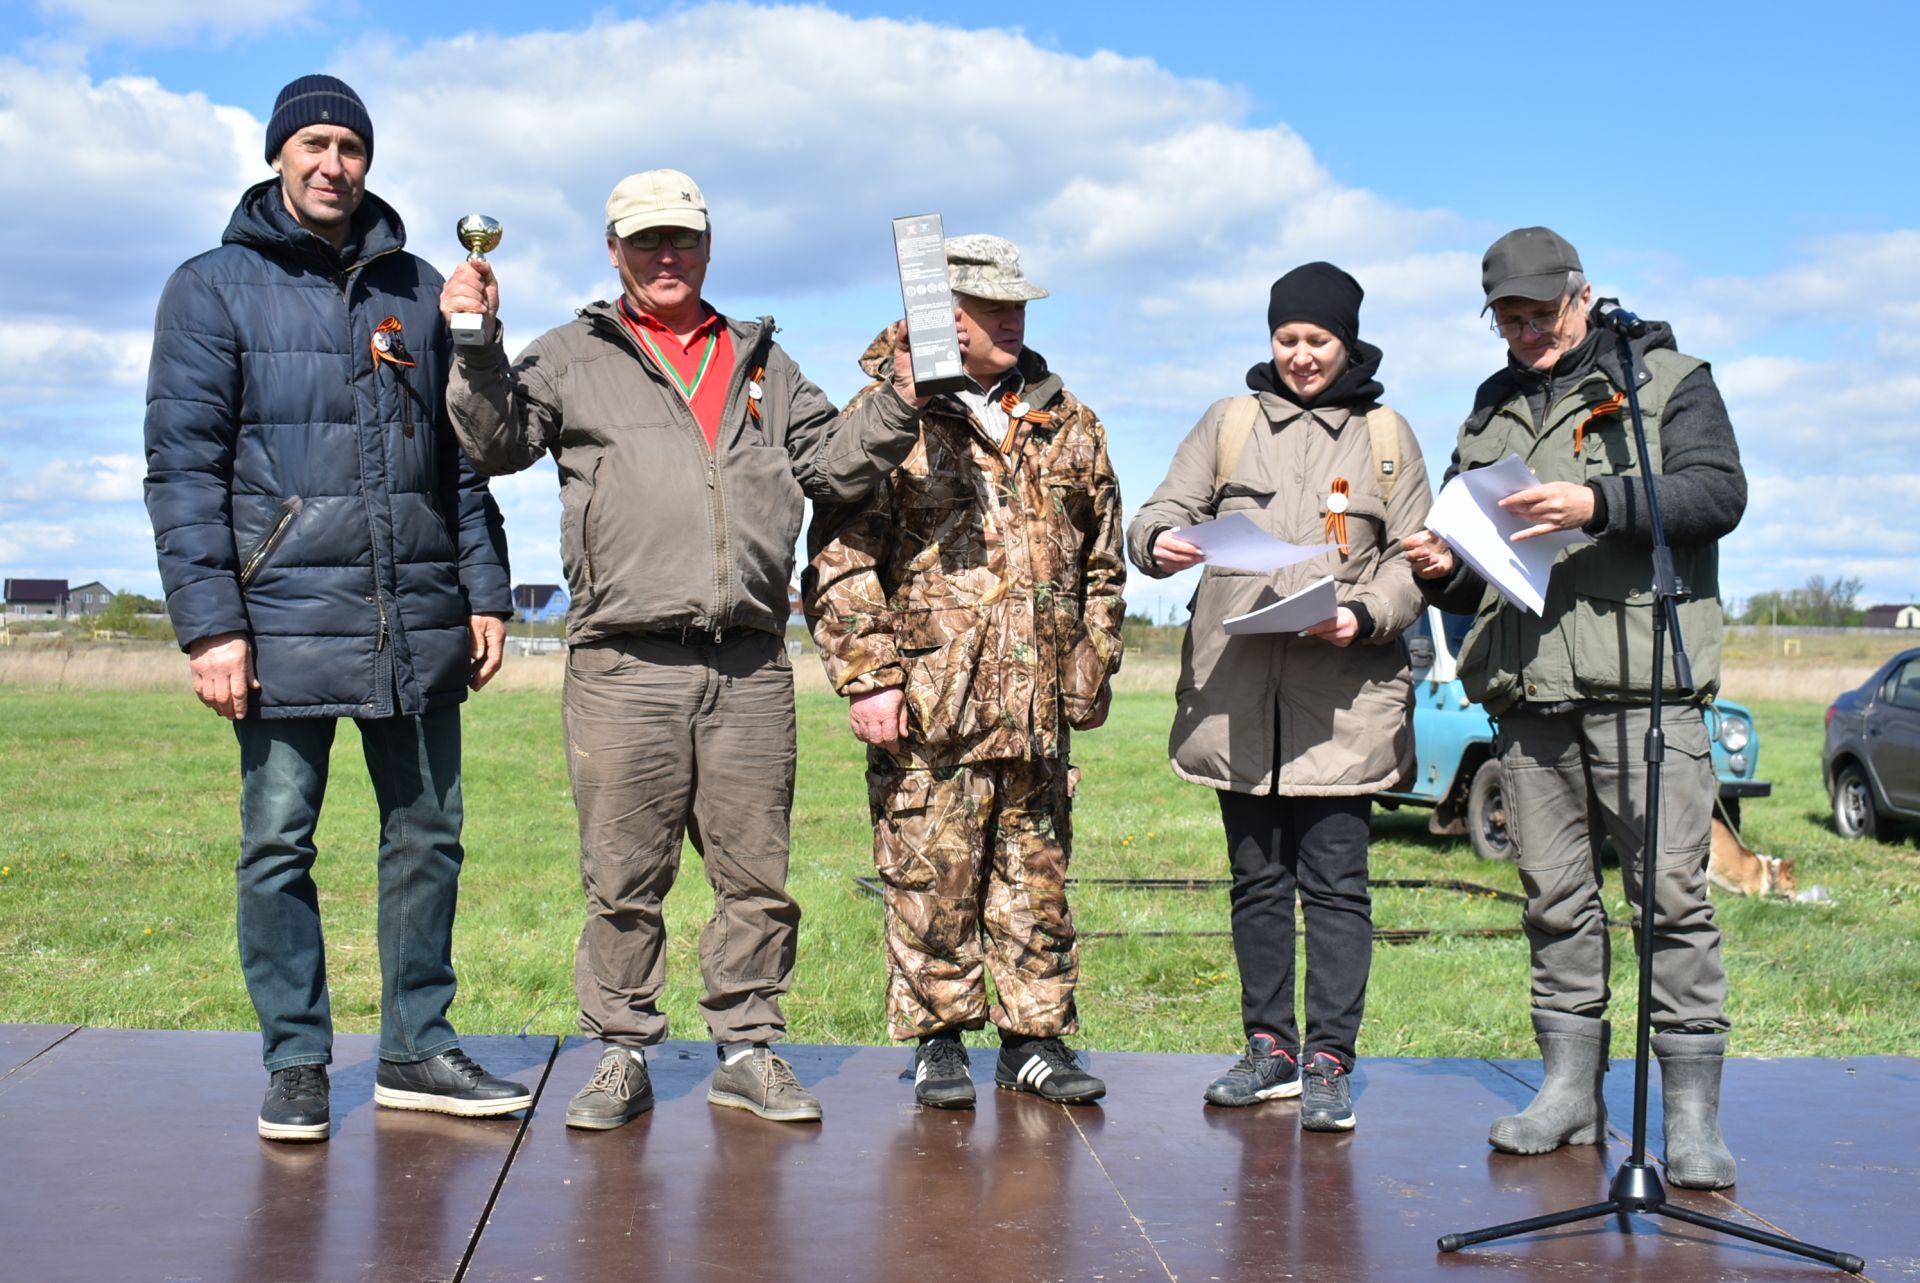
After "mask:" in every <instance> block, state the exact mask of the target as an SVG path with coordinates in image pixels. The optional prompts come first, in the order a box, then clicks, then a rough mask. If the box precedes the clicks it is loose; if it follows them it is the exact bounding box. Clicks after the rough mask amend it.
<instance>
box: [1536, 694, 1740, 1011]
mask: <svg viewBox="0 0 1920 1283" xmlns="http://www.w3.org/2000/svg"><path fill="white" fill-rule="evenodd" d="M1651 716H1652V713H1651V711H1650V710H1649V709H1647V708H1645V707H1635V706H1619V707H1594V706H1588V707H1586V708H1583V709H1579V710H1575V711H1573V712H1567V713H1550V714H1541V713H1529V712H1526V711H1524V710H1523V709H1515V710H1511V711H1509V712H1506V713H1503V714H1501V716H1500V765H1501V768H1502V770H1503V771H1504V773H1505V775H1506V803H1507V823H1508V825H1509V827H1510V828H1511V830H1512V832H1513V835H1514V841H1515V843H1516V844H1517V846H1518V847H1519V851H1520V880H1521V882H1522V883H1523V884H1524V886H1525V888H1526V893H1527V908H1526V917H1525V921H1526V930H1527V941H1528V943H1529V944H1530V945H1531V946H1532V950H1533V1007H1534V1010H1536V1011H1549V1012H1559V1013H1562V1014H1565V1015H1573V1016H1595V1017H1598V1016H1604V1015H1605V1014H1606V1010H1607V1000H1608V997H1609V996H1610V990H1609V987H1608V974H1609V970H1610V968H1611V965H1612V951H1611V942H1610V940H1609V938H1608V935H1607V915H1606V909H1605V907H1604V906H1603V905H1602V903H1601V900H1600V839H1601V837H1602V835H1610V836H1611V837H1612V838H1613V845H1614V849H1615V851H1617V852H1618V853H1619V856H1620V876H1621V881H1622V883H1623V885H1624V887H1625V890H1626V893H1627V900H1628V902H1629V903H1630V904H1631V905H1632V906H1633V908H1632V915H1633V916H1632V926H1633V929H1634V931H1635V932H1636V933H1637V932H1638V931H1639V928H1640V907H1639V906H1640V896H1641V883H1642V881H1643V879H1642V877H1641V871H1642V867H1643V859H1642V857H1643V855H1644V852H1645V846H1646V827H1647V825H1646V806H1647V763H1646V738H1647V724H1648V721H1649V719H1650V718H1651ZM1661 730H1662V732H1663V734H1664V735H1665V737H1666V741H1667V752H1666V758H1665V761H1664V769H1663V770H1662V772H1661V777H1660V852H1659V867H1658V869H1657V872H1656V875H1655V878H1654V887H1653V930H1654V942H1653V1026H1654V1028H1655V1029H1657V1030H1662V1031H1672V1030H1685V1031H1689V1032H1697V1033H1706V1032H1711V1031H1723V1030H1725V1029H1726V1028H1727V1027H1728V1026H1727V1018H1726V1015H1725V1010H1724V1008H1725V1003H1726V997H1727V973H1726V969H1725V968H1724V967H1723V966H1722V965H1721V962H1720V928H1719V926H1718V925H1716V924H1715V922H1714V920H1713V904H1712V902H1711V901H1709V900H1708V899H1707V854H1708V851H1709V850H1710V847H1711V841H1712V831H1711V826H1712V823H1713V798H1714V794H1715V791H1716V789H1717V785H1716V784H1715V782H1714V777H1713V761H1712V758H1711V757H1710V756H1709V753H1708V748H1709V746H1708V743H1707V727H1706V721H1705V719H1704V718H1703V717H1702V716H1701V713H1700V710H1699V709H1697V708H1666V709H1663V710H1662V716H1661Z"/></svg>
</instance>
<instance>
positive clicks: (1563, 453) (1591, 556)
mask: <svg viewBox="0 0 1920 1283" xmlns="http://www.w3.org/2000/svg"><path fill="white" fill-rule="evenodd" d="M1670 334H1671V332H1670V331H1668V330H1667V329H1666V327H1665V326H1659V327H1658V329H1657V330H1656V332H1655V333H1654V334H1653V335H1650V336H1649V340H1648V341H1646V342H1644V344H1643V345H1644V346H1646V347H1647V348H1648V350H1646V351H1643V352H1640V353H1638V354H1637V356H1638V360H1637V361H1636V365H1637V366H1638V368H1639V370H1640V386H1639V388H1638V393H1639V400H1640V409H1641V414H1642V416H1643V418H1644V421H1645V424H1646V430H1647V447H1648V454H1649V456H1650V458H1651V461H1652V464H1653V468H1654V471H1655V474H1656V476H1660V475H1661V472H1662V461H1663V457H1664V450H1663V447H1664V446H1665V445H1666V444H1667V443H1668V439H1669V437H1670V435H1671V433H1670V429H1671V427H1672V425H1671V424H1670V423H1669V422H1668V406H1669V402H1670V401H1672V400H1673V396H1674V391H1675V389H1676V388H1677V387H1679V385H1680V384H1681V383H1682V382H1683V381H1687V380H1688V379H1689V376H1695V379H1696V382H1695V386H1700V384H1699V382H1698V380H1705V379H1706V377H1707V376H1706V372H1705V365H1704V363H1703V362H1701V361H1699V360H1697V359H1696V358H1694V357H1690V356H1683V355H1681V354H1680V353H1679V352H1677V351H1674V350H1673V348H1672V344H1671V338H1670ZM1602 342H1603V344H1604V345H1605V346H1604V348H1603V359H1600V360H1596V361H1593V362H1591V363H1590V364H1589V365H1588V367H1587V368H1586V369H1585V370H1583V371H1581V372H1579V375H1578V377H1577V378H1574V379H1571V380H1560V381H1556V382H1555V383H1553V384H1552V385H1550V386H1549V388H1548V389H1547V391H1548V394H1549V395H1548V396H1545V397H1541V398H1538V399H1537V400H1533V401H1530V399H1529V397H1528V396H1527V395H1526V392H1525V391H1524V390H1523V387H1522V385H1521V383H1520V381H1519V380H1518V378H1516V377H1515V376H1513V375H1512V374H1511V372H1503V374H1502V375H1498V376H1495V378H1494V379H1492V380H1489V381H1488V384H1487V385H1486V386H1485V387H1483V389H1482V396H1481V404H1480V406H1479V408H1477V409H1476V410H1475V412H1474V414H1473V415H1472V416H1471V417H1469V418H1468V420H1467V422H1466V424H1465V425H1464V426H1463V427H1462V428H1461V430H1460V440H1459V446H1458V448H1457V449H1456V451H1455V453H1454V459H1453V464H1452V466H1451V467H1450V468H1449V469H1448V474H1447V475H1448V477H1449V478H1451V477H1452V476H1453V475H1454V474H1456V473H1459V472H1463V471H1466V470H1467V469H1469V468H1478V467H1484V466H1485V465H1487V464H1491V463H1496V462H1498V461H1499V460H1501V459H1503V458H1505V457H1506V456H1507V455H1509V454H1517V455H1519V456H1520V457H1521V458H1522V459H1523V460H1525V461H1526V463H1527V466H1528V467H1530V468H1532V469H1533V471H1534V474H1535V475H1536V476H1538V477H1539V478H1540V480H1541V481H1543V482H1554V481H1566V482H1573V483H1576V484H1582V485H1589V486H1591V487H1592V488H1593V489H1594V490H1595V491H1596V494H1598V495H1600V496H1601V499H1602V502H1603V503H1604V504H1605V505H1607V506H1608V507H1609V508H1612V507H1616V506H1621V507H1625V508H1626V509H1628V510H1630V512H1629V513H1628V514H1622V513H1610V514H1609V519H1608V521H1607V525H1609V526H1611V527H1613V528H1614V529H1615V530H1617V531H1619V533H1612V532H1609V531H1601V532H1599V533H1600V537H1599V538H1598V539H1596V541H1595V542H1593V543H1590V544H1584V545H1581V546H1579V547H1575V548H1571V549H1568V550H1567V551H1565V552H1563V553H1562V554H1561V555H1560V558H1559V560H1558V561H1556V562H1555V564H1554V566H1553V570H1552V574H1551V577H1550V578H1549V580H1548V582H1547V591H1546V602H1545V606H1544V609H1543V610H1542V612H1541V613H1540V614H1539V615H1535V614H1533V613H1531V612H1530V611H1527V610H1525V609H1523V608H1521V607H1519V606H1516V605H1514V604H1513V603H1511V602H1509V601H1507V600H1506V599H1505V598H1504V597H1502V596H1501V595H1500V594H1499V592H1497V591H1496V590H1495V589H1493V588H1491V587H1487V586H1485V585H1480V593H1479V603H1478V608H1477V610H1476V614H1475V619H1474V623H1473V626H1472V628H1471V629H1470V630H1469V631H1468V633H1467V636H1466V639H1465V640H1464V641H1463V642H1462V644H1461V654H1460V663H1459V671H1460V679H1461V681H1462V683H1463V684H1464V685H1465V687H1466V690H1467V694H1468V695H1469V696H1470V697H1472V698H1473V699H1475V700H1477V701H1479V702H1480V703H1482V704H1485V705H1486V707H1487V710H1488V711H1489V712H1491V713H1495V714H1498V713H1501V712H1504V711H1505V710H1507V709H1508V708H1511V707H1513V706H1514V705H1515V704H1518V703H1521V702H1526V703H1530V704H1559V703H1566V702H1577V701H1586V700H1600V701H1612V702H1627V703H1646V702H1648V701H1649V700H1650V699H1651V698H1652V691H1653V603H1654V596H1653V556H1652V549H1651V547H1650V544H1649V543H1648V542H1647V541H1645V540H1643V539H1641V538H1637V537H1629V530H1628V527H1630V525H1631V524H1632V523H1630V522H1624V521H1622V520H1620V518H1621V517H1622V516H1623V515H1633V516H1639V517H1640V520H1641V521H1642V522H1644V516H1641V515H1640V514H1639V512H1638V510H1639V508H1640V507H1641V502H1642V501H1641V496H1640V491H1639V485H1640V480H1639V472H1640V467H1639V462H1638V457H1637V454H1636V451H1635V448H1634V442H1633V436H1632V417H1631V414H1630V412H1629V411H1628V410H1627V409H1626V408H1625V406H1623V405H1616V404H1615V403H1614V400H1613V398H1614V397H1615V394H1616V393H1617V392H1619V391H1621V383H1622V382H1623V379H1622V377H1621V375H1620V373H1619V369H1618V365H1617V361H1615V360H1614V359H1611V347H1612V343H1613V340H1612V338H1611V337H1610V336H1606V337H1604V338H1603V340H1602ZM1696 371H1698V372H1699V373H1698V374H1697V375H1696ZM1706 388H1707V390H1708V391H1711V385H1710V383H1709V384H1707V385H1706ZM1713 402H1714V404H1715V405H1717V404H1718V396H1717V393H1715V394H1714V396H1713ZM1536 404H1538V405H1544V406H1545V413H1544V420H1543V422H1541V423H1539V424H1536V423H1535V422H1534V409H1533V407H1534V405H1536ZM1610 407H1611V408H1610ZM1683 428H1684V425H1683ZM1576 440H1577V442H1578V448H1576ZM1727 447H1728V448H1727V450H1726V451H1724V452H1722V455H1721V457H1718V458H1716V459H1715V460H1714V462H1713V464H1712V468H1711V470H1712V471H1714V472H1716V473H1719V474H1724V473H1725V471H1726V469H1727V468H1728V467H1729V466H1730V467H1731V469H1732V474H1733V479H1734V480H1736V481H1737V482H1738V486H1737V489H1738V503H1737V504H1736V505H1735V506H1734V508H1733V513H1734V518H1733V519H1734V520H1736V521H1737V520H1738V512H1739V509H1740V508H1741V507H1743V506H1744V498H1745V484H1744V476H1742V475H1741V474H1740V473H1739V460H1738V454H1737V452H1736V451H1733V450H1732V449H1731V436H1730V434H1729V435H1728V437H1727ZM1719 479H1721V480H1725V479H1726V478H1725V477H1724V475H1722V476H1721V477H1720V478H1719ZM1623 482H1624V483H1625V484H1622V483H1623ZM1722 488H1726V487H1722ZM1680 498H1681V495H1680V493H1679V491H1678V490H1677V489H1676V490H1675V491H1674V492H1672V493H1669V492H1668V489H1667V487H1666V486H1665V485H1663V486H1662V507H1663V516H1664V517H1665V518H1666V523H1667V528H1668V530H1669V533H1670V534H1671V532H1672V530H1673V528H1674V526H1675V524H1676V520H1675V517H1676V514H1675V513H1673V512H1672V511H1670V510H1669V509H1670V508H1671V507H1672V505H1673V504H1674V503H1675V502H1676V500H1678V499H1680ZM1685 517H1686V514H1681V518H1682V520H1683V521H1684V520H1685ZM1648 529H1649V530H1650V526H1649V527H1648ZM1673 555H1674V564H1675V569H1676V571H1677V572H1678V575H1679V579H1680V582H1681V584H1682V585H1683V588H1684V590H1685V596H1684V598H1683V599H1682V600H1681V602H1680V609H1679V622H1680V633H1681V636H1682V637H1683V638H1684V639H1685V642H1686V646H1687V652H1688V657H1689V659H1690V660H1691V662H1692V670H1693V671H1692V676H1693V684H1692V686H1691V687H1689V688H1685V689H1682V688H1681V687H1680V686H1679V683H1678V680H1677V677H1676V676H1675V671H1674V663H1673V653H1674V652H1673V648H1672V646H1671V642H1670V643H1669V646H1668V650H1667V661H1666V669H1667V676H1666V682H1665V686H1666V689H1667V691H1668V693H1669V695H1671V696H1676V697H1678V698H1680V699H1684V700H1689V701H1695V702H1704V701H1706V700H1708V699H1711V698H1712V696H1713V694H1714V692H1715V691H1716V690H1718V688H1719V684H1720V647H1721V634H1722V631H1723V625H1722V618H1721V610H1720V601H1719V544H1718V541H1717V539H1714V538H1707V539H1702V540H1696V541H1689V542H1676V543H1675V545H1674V547H1673ZM1462 578H1471V579H1473V580H1474V581H1475V582H1477V576H1472V575H1471V572H1470V571H1469V572H1466V574H1465V575H1464V576H1462Z"/></svg>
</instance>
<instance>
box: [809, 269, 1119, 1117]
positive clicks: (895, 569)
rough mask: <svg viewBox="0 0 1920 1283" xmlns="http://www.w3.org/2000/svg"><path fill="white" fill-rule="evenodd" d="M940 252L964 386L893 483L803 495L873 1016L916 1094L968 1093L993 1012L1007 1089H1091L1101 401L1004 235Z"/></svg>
mask: <svg viewBox="0 0 1920 1283" xmlns="http://www.w3.org/2000/svg"><path fill="white" fill-rule="evenodd" d="M947 263H948V269H949V271H950V272H951V274H952V279H953V290H954V293H955V295H956V296H957V297H958V299H959V303H960V311H961V322H960V329H961V334H962V337H963V340H964V354H963V364H964V366H965V369H966V374H967V384H966V386H965V387H964V388H962V389H961V390H960V391H959V392H956V393H953V394H950V395H945V396H939V397H935V398H934V400H933V402H932V404H930V405H929V406H928V407H927V408H926V411H925V413H924V414H923V415H922V416H921V448H920V449H918V450H915V451H914V452H913V454H911V455H910V456H908V458H907V460H906V462H905V463H903V464H902V465H901V466H900V467H899V468H897V469H896V470H895V471H894V473H893V475H892V477H891V478H890V481H889V484H888V485H887V486H886V487H884V488H882V489H880V490H877V491H875V492H874V494H873V496H872V497H870V498H869V499H867V500H866V501H864V502H863V503H861V504H859V505H855V506H853V507H850V508H849V507H841V508H834V507H830V506H824V505H823V506H821V507H820V508H818V509H817V510H816V513H815V517H814V523H813V527H812V529H811V530H810V531H809V533H808V548H809V551H810V553H811V560H810V564H809V566H808V568H807V574H806V579H805V583H804V593H805V601H806V610H807V617H808V620H809V622H810V623H811V624H812V625H813V635H814V638H815V640H816V641H817V642H818V643H819V645H820V655H821V658H822V659H823V660H824V662H825V663H826V666H827V674H828V677H829V679H830V680H831V681H832V682H833V686H834V689H835V690H837V691H839V692H840V693H841V694H842V695H845V696H847V697H848V700H849V702H850V705H851V714H852V723H853V733H854V735H855V737H857V738H858V739H859V740H860V741H861V742H862V743H864V744H866V745H867V746H868V749H867V796H868V798H869V799H870V804H871V808H872V813H873V823H874V848H873V853H874V863H875V865H876V866H877V867H878V870H879V874H880V880H881V882H882V884H883V886H884V902H885V913H886V938H887V944H886V949H887V1027H888V1032H889V1033H891V1034H892V1036H893V1037H894V1038H896V1039H899V1040H901V1041H906V1040H908V1039H917V1040H918V1041H919V1044H920V1045H919V1047H918V1049H917V1051H916V1052H915V1056H914V1098H915V1099H916V1100H917V1101H918V1102H919V1103H920V1104H922V1105H929V1106H933V1107H935V1108H941V1109H967V1108H971V1107H972V1106H973V1103H974V1089H973V1079H972V1075H971V1073H970V1072H969V1068H968V1059H967V1053H966V1049H965V1047H964V1045H963V1044H962V1041H961V1036H962V1033H963V1031H965V1030H968V1029H979V1028H981V1027H983V1026H984V1025H985V1024H986V1023H987V1021H988V1020H991V1021H992V1022H993V1024H994V1025H995V1026H996V1027H997V1029H998V1030H999V1034H1000V1055H999V1059H998V1061H997V1063H996V1065H995V1068H994V1081H995V1082H996V1083H997V1084H998V1085H999V1086H1001V1087H1003V1088H1006V1089H1008V1090H1010V1091H1027V1092H1033V1093H1035V1094H1036V1095H1039V1096H1043V1097H1045V1098H1046V1099H1048V1100H1056V1101H1061V1102H1064V1103H1068V1104H1086V1103H1089V1102H1091V1101H1094V1100H1097V1099H1099V1097H1100V1096H1101V1095H1102V1094H1104V1092H1105V1091H1106V1085H1105V1084H1104V1083H1102V1082H1101V1081H1100V1079H1098V1078H1096V1077H1094V1076H1093V1075H1092V1074H1090V1073H1088V1072H1087V1071H1086V1070H1085V1069H1084V1068H1082V1067H1081V1065H1080V1064H1079V1061H1078V1060H1077V1058H1076V1057H1075V1055H1074V1053H1073V1051H1072V1050H1071V1049H1069V1048H1068V1047H1067V1045H1066V1044H1065V1043H1064V1042H1062V1041H1061V1039H1062V1037H1063V1036H1065V1035H1067V1034H1071V1033H1073V1032H1074V1031H1075V1030H1076V1029H1077V1028H1078V1027H1079V1020H1078V1015H1077V1013H1076V1011H1075V1007H1074V988H1075V984H1076V982H1077V980H1078V978H1079V953H1078V950H1077V947H1076V944H1075V936H1074V929H1073V916H1072V914H1071V913H1070V912H1069V911H1068V907H1067V892H1066V877H1067V863H1068V858H1069V855H1070V852H1071V849H1072V809H1073V800H1072V799H1073V790H1074V781H1075V779H1076V777H1077V775H1078V772H1077V771H1076V770H1074V769H1073V767H1072V766H1071V765H1070V764H1069V755H1068V741H1069V737H1070V733H1071V732H1072V731H1075V730H1091V729H1093V728H1094V727H1097V726H1099V725H1100V724H1101V723H1102V722H1104V721H1105V720H1106V716H1107V703H1108V699H1109V697H1110V690H1111V688H1110V687H1109V685H1108V680H1109V678H1111V676H1112V675H1113V672H1114V670H1116V669H1117V668H1119V666H1120V655H1121V647H1120V620H1121V616H1122V614H1123V613H1124V610H1125V606H1124V604H1123V603H1122V602H1121V600H1120V589H1121V587H1122V585H1123V584H1124V583H1125V580H1126V569H1125V565H1124V563H1123V562H1122V560H1121V545H1120V490H1119V485H1118V483H1117V482H1116V481H1115V479H1114V474H1113V468H1112V465H1111V464H1109V463H1108V461H1107V446H1106V430H1105V429H1104V428H1103V427H1102V426H1101V424H1100V420H1099V419H1098V418H1097V417H1095V415H1094V413H1093V411H1092V410H1090V409H1088V408H1087V407H1086V406H1085V405H1082V404H1081V403H1080V401H1079V400H1077V399H1076V398H1075V397H1074V396H1073V394H1072V393H1070V392H1068V391H1067V389H1066V387H1065V386H1064V385H1063V384H1062V383H1061V381H1060V376H1059V375H1057V374H1055V373H1053V372H1052V371H1051V370H1049V369H1048V368H1047V363H1046V361H1045V360H1044V359H1043V358H1042V357H1041V356H1040V354H1039V353H1038V352H1035V351H1034V350H1033V349H1031V348H1029V347H1027V346H1026V308H1027V303H1028V301H1029V300H1031V299H1041V298H1045V297H1046V296H1047V292H1046V291H1045V290H1043V289H1041V288H1040V287H1039V286H1037V285H1035V284H1034V283H1033V282H1032V281H1030V280H1028V279H1027V278H1026V275H1025V273H1024V272H1023V271H1022V270H1021V267H1020V256H1019V253H1018V252H1017V251H1016V250H1015V249H1014V247H1013V244H1012V243H1011V242H1010V241H1007V240H1004V239H1002V238H1001V237H998V236H958V237H954V238H953V239H951V240H949V241H948V242H947ZM896 338H897V335H896V334H895V332H893V331H888V332H885V333H883V334H881V335H880V337H879V338H878V339H876V340H875V341H874V343H873V345H872V346H870V347H869V348H868V349H867V352H866V355H865V356H864V357H862V358H861V362H860V364H861V367H862V368H863V369H864V370H865V371H866V372H867V373H868V374H869V375H871V376H872V377H873V379H874V380H875V381H874V383H873V384H872V385H870V386H869V387H868V388H867V390H866V391H864V392H862V393H861V394H860V395H859V397H857V398H855V400H854V401H853V403H852V405H850V406H849V407H848V410H849V413H857V412H859V410H860V409H861V408H863V407H864V406H865V405H867V404H868V403H869V402H871V401H872V400H874V399H876V398H878V397H881V396H884V395H886V391H887V374H888V370H889V367H890V364H891V363H892V362H893V361H894V360H896V359H897V352H898V349H897V346H896ZM988 974H991V975H992V977H993V984H994V990H995V996H996V998H997V1001H996V1002H994V1003H993V1004H992V1005H991V1007H989V1004H988V1002H987V989H986V976H987V975H988Z"/></svg>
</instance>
